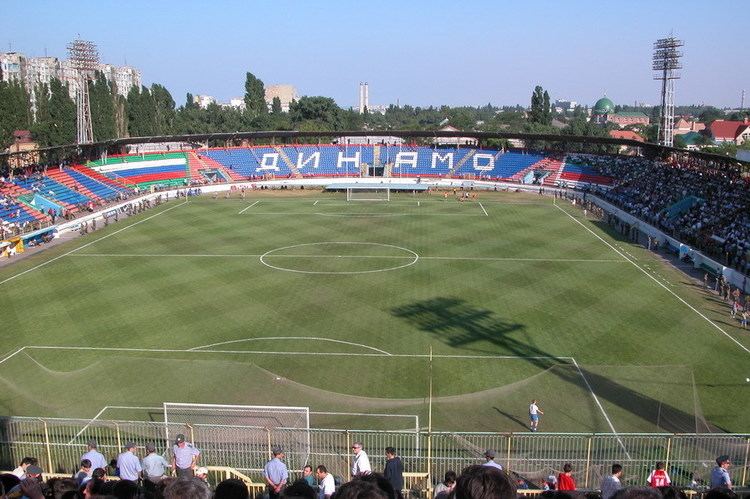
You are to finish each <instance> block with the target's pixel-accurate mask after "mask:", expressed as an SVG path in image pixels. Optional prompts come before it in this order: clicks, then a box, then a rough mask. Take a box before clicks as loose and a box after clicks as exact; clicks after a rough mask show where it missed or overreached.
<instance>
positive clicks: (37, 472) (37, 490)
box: [8, 464, 46, 499]
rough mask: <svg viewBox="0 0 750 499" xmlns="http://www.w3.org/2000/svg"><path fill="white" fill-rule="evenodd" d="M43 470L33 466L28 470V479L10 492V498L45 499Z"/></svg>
mask: <svg viewBox="0 0 750 499" xmlns="http://www.w3.org/2000/svg"><path fill="white" fill-rule="evenodd" d="M42 473H43V471H42V468H40V467H39V466H37V465H35V464H32V465H29V466H28V467H27V468H26V478H24V479H23V480H21V482H20V483H19V484H18V485H16V486H15V487H13V488H12V489H11V490H9V491H8V496H9V497H24V498H27V499H44V491H45V489H46V487H45V484H44V483H43V482H42Z"/></svg>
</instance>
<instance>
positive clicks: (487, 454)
mask: <svg viewBox="0 0 750 499" xmlns="http://www.w3.org/2000/svg"><path fill="white" fill-rule="evenodd" d="M484 459H485V462H484V464H482V466H490V467H491V468H497V469H499V470H502V469H503V467H502V466H501V465H500V464H498V463H496V462H495V451H494V450H492V449H487V450H486V451H484Z"/></svg>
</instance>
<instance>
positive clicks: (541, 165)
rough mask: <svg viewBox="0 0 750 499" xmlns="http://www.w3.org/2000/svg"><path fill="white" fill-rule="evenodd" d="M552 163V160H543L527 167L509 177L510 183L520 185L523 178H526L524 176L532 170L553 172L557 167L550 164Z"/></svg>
mask: <svg viewBox="0 0 750 499" xmlns="http://www.w3.org/2000/svg"><path fill="white" fill-rule="evenodd" d="M553 161H554V159H552V158H544V159H543V160H541V161H537V162H536V163H534V164H533V165H529V166H527V167H526V168H524V169H523V170H521V171H519V172H518V173H516V174H515V175H513V176H511V177H510V181H511V182H517V183H519V184H520V183H521V181H522V180H523V178H524V177H525V176H526V174H528V173H529V172H530V171H532V170H553V171H554V170H555V169H557V166H555V165H553V164H552V162H553Z"/></svg>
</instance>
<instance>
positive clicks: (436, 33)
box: [0, 0, 750, 107]
mask: <svg viewBox="0 0 750 499" xmlns="http://www.w3.org/2000/svg"><path fill="white" fill-rule="evenodd" d="M749 25H750V9H748V8H747V6H746V5H745V6H743V2H739V1H725V0H712V1H711V2H705V1H694V0H682V1H672V0H669V1H667V0H659V1H656V0H629V1H627V2H621V1H609V0H598V1H577V0H567V1H565V0H557V1H553V0H550V1H516V2H510V1H501V0H496V1H490V0H487V1H479V0H477V1H443V0H431V1H405V0H401V1H391V0H380V1H369V2H364V1H354V0H353V1H343V0H341V1H311V0H307V1H305V0H299V1H292V0H279V1H271V0H268V1H249V0H245V1H239V0H216V1H213V2H211V1H202V2H201V1H193V0H180V1H176V0H151V1H142V0H126V1H124V2H116V1H109V0H98V1H95V0H82V1H66V0H57V1H51V0H34V1H24V2H21V1H11V0H0V51H7V50H8V48H9V44H10V46H11V47H12V49H13V50H14V51H19V52H23V53H25V54H26V55H28V56H40V55H44V53H45V49H46V50H47V53H48V54H49V55H52V56H57V57H65V45H66V43H67V42H68V41H70V40H71V39H73V38H74V37H75V36H76V35H77V34H80V36H81V37H82V38H84V39H88V40H92V41H94V42H95V43H96V44H97V45H98V47H99V51H100V53H101V56H102V60H103V61H104V62H108V63H111V64H118V65H119V64H124V63H125V61H126V60H127V63H128V64H130V65H133V66H136V67H138V68H140V69H141V71H142V73H143V81H144V83H145V84H147V85H150V84H151V83H154V82H157V83H162V84H164V85H165V86H166V87H167V88H168V89H169V90H170V91H171V92H172V95H173V96H174V98H175V101H177V102H178V104H181V103H183V102H184V96H185V93H186V92H192V93H194V94H209V95H214V96H215V97H217V98H218V99H219V100H221V101H228V100H229V98H230V97H233V96H241V95H242V94H243V93H244V79H245V72H246V71H251V72H253V73H254V74H255V75H256V76H258V77H259V78H261V79H262V80H263V81H264V82H265V83H266V84H273V83H291V84H293V85H295V86H296V87H297V89H298V91H299V93H300V94H301V95H325V96H329V97H333V98H334V99H336V101H337V102H338V103H339V104H340V105H342V106H351V105H354V104H355V102H356V98H357V86H358V83H359V82H360V81H367V82H369V84H370V103H371V104H391V103H396V102H397V101H398V102H400V103H401V104H412V105H421V106H425V105H441V104H448V105H483V104H486V103H488V102H492V103H493V104H498V105H504V104H516V103H520V104H523V105H527V104H528V103H529V101H530V95H531V91H532V89H533V87H534V85H537V84H539V85H542V86H544V87H545V88H546V89H548V90H549V92H550V95H551V96H552V98H553V99H555V98H567V99H572V100H576V101H578V102H580V103H585V104H589V105H591V104H593V102H595V101H596V99H597V98H599V97H601V96H602V95H603V94H604V93H605V92H606V94H607V95H608V96H609V97H610V98H611V99H612V100H614V101H615V102H616V103H623V104H632V103H633V102H634V101H638V102H645V103H648V104H653V103H656V102H657V101H658V93H659V85H658V82H656V81H653V80H652V72H651V71H650V61H651V50H652V44H653V42H654V40H656V39H657V38H661V37H663V36H665V35H669V34H670V32H674V34H675V35H676V36H677V37H679V38H681V39H683V40H684V41H685V47H684V53H685V57H684V59H683V63H684V68H685V69H684V70H683V72H682V80H679V81H678V82H677V88H676V101H677V103H678V104H688V103H706V104H714V105H718V106H732V107H738V106H739V102H740V93H741V91H742V88H743V86H744V87H745V88H746V89H747V90H748V96H747V97H746V102H750V58H748V56H747V47H746V44H744V42H743V40H744V35H743V33H745V32H746V30H747V26H749ZM743 53H744V55H743Z"/></svg>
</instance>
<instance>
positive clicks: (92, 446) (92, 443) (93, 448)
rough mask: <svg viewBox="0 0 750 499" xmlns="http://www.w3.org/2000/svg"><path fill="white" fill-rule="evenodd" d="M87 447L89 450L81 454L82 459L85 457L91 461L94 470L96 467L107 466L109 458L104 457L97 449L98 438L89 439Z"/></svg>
mask: <svg viewBox="0 0 750 499" xmlns="http://www.w3.org/2000/svg"><path fill="white" fill-rule="evenodd" d="M87 447H88V451H87V452H86V453H85V454H84V455H82V456H81V461H83V460H84V459H88V460H89V461H91V469H92V470H95V469H96V468H103V469H104V468H106V467H107V460H106V459H104V456H103V455H102V454H101V453H100V452H99V451H98V450H97V443H96V440H89V442H88V445H87Z"/></svg>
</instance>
